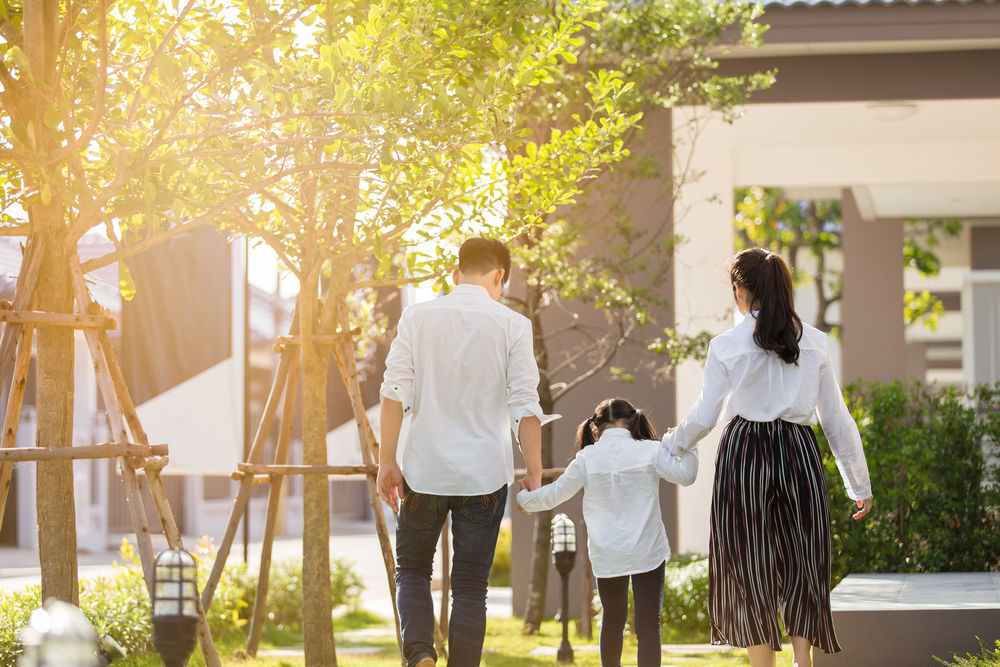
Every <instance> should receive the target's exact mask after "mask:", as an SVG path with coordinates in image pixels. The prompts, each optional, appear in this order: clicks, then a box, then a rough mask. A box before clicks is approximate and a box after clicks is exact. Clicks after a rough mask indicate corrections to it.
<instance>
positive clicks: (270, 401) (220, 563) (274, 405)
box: [201, 311, 299, 609]
mask: <svg viewBox="0 0 1000 667" xmlns="http://www.w3.org/2000/svg"><path fill="white" fill-rule="evenodd" d="M298 328H299V314H298V311H296V312H295V314H294V315H293V316H292V323H291V326H290V327H289V330H290V332H291V333H293V334H294V333H295V332H296V331H298ZM291 359H292V351H291V350H290V349H285V350H284V351H283V352H282V353H281V361H280V362H278V370H277V372H276V373H275V376H274V383H273V384H272V385H271V393H270V394H268V396H267V403H265V404H264V414H263V415H262V416H261V419H260V425H259V426H258V427H257V434H256V435H255V436H254V440H253V445H252V446H251V447H250V455H249V456H248V457H247V458H248V461H247V463H259V462H260V458H261V457H262V456H263V455H264V443H265V442H267V436H268V434H270V432H271V425H272V424H273V423H274V414H275V412H277V410H278V402H279V400H280V399H281V393H282V389H284V386H285V383H286V380H287V377H288V367H289V366H290V365H291ZM252 487H253V476H252V475H246V476H244V478H243V479H242V480H241V481H240V488H239V490H237V492H236V499H235V501H234V502H233V510H232V512H231V513H230V514H229V523H228V524H227V525H226V535H225V537H223V538H222V544H220V545H219V551H218V553H217V554H216V556H215V566H214V567H213V568H212V573H211V574H210V575H209V577H208V581H206V582H205V590H203V591H202V593H201V603H202V605H204V607H205V609H208V608H209V607H211V606H212V597H213V596H214V595H215V588H216V586H218V585H219V580H220V579H221V578H222V569H223V568H224V567H225V566H226V559H228V558H229V551H230V550H231V549H232V548H233V540H234V539H235V538H236V529H237V528H238V527H239V525H240V518H241V517H242V516H243V509H244V508H245V507H246V504H247V501H249V499H250V489H251V488H252Z"/></svg>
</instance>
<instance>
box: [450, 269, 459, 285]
mask: <svg viewBox="0 0 1000 667" xmlns="http://www.w3.org/2000/svg"><path fill="white" fill-rule="evenodd" d="M451 282H452V283H454V284H455V285H458V269H455V270H454V271H452V272H451Z"/></svg>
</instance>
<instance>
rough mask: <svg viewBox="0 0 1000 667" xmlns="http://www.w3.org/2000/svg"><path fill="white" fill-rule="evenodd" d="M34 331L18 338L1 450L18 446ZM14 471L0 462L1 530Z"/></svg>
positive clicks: (29, 328)
mask: <svg viewBox="0 0 1000 667" xmlns="http://www.w3.org/2000/svg"><path fill="white" fill-rule="evenodd" d="M34 330H35V328H34V326H32V325H30V324H28V325H26V326H24V327H22V328H21V333H20V335H19V336H18V343H17V359H16V361H15V363H14V379H13V380H12V381H11V384H10V395H9V396H8V397H7V414H6V416H5V417H4V422H3V436H2V438H0V449H6V448H9V447H14V446H15V445H16V444H17V443H16V441H17V427H18V424H19V422H20V421H21V403H22V401H24V388H25V386H26V385H27V381H28V367H29V365H30V363H31V335H32V333H33V332H34ZM0 384H2V381H0ZM13 470H14V463H13V462H6V461H2V462H0V528H2V527H3V514H4V510H5V509H6V507H7V493H8V492H9V491H10V478H11V473H12V472H13Z"/></svg>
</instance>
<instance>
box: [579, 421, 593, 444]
mask: <svg viewBox="0 0 1000 667" xmlns="http://www.w3.org/2000/svg"><path fill="white" fill-rule="evenodd" d="M593 423H594V418H593V417H588V418H587V420H586V421H585V422H583V423H582V424H580V428H578V429H576V448H577V449H583V448H584V447H587V446H589V445H592V444H594V442H596V441H595V440H594V428H593Z"/></svg>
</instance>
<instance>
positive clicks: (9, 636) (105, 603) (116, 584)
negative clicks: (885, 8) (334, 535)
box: [0, 540, 362, 665]
mask: <svg viewBox="0 0 1000 667" xmlns="http://www.w3.org/2000/svg"><path fill="white" fill-rule="evenodd" d="M205 544H207V543H205ZM121 555H122V560H123V561H124V565H118V566H117V568H116V571H115V574H114V575H113V576H111V577H98V578H95V579H83V580H81V582H80V609H81V610H83V613H84V614H85V615H86V616H87V618H88V619H89V620H90V622H91V624H92V625H93V626H94V629H95V630H96V632H97V633H98V634H99V635H108V636H110V637H112V638H113V639H114V640H115V641H117V642H118V643H119V644H121V646H122V648H124V649H125V650H126V651H127V652H128V653H129V654H130V655H131V654H139V653H144V652H145V651H147V650H149V649H151V637H152V624H151V621H150V607H149V593H148V591H147V590H146V583H145V581H144V580H143V577H142V568H141V567H140V566H139V564H138V563H137V562H135V560H134V556H135V554H134V551H133V549H132V547H131V546H130V545H129V544H128V542H127V541H124V540H123V543H122V548H121ZM198 555H199V568H198V579H199V587H200V588H201V589H204V585H205V580H206V578H207V577H208V573H209V572H210V571H211V565H212V561H213V559H214V553H213V551H212V549H211V548H210V545H209V546H208V547H205V546H202V548H200V549H199V550H198ZM332 565H333V567H332V568H331V572H330V590H331V592H332V594H333V603H334V605H335V606H341V605H348V606H350V607H354V606H355V605H356V604H357V601H358V599H359V597H360V594H361V590H362V584H361V580H360V578H359V577H358V575H357V573H355V572H354V570H353V569H352V568H351V565H350V563H348V562H347V561H344V560H339V559H334V560H333V563H332ZM256 588H257V576H256V572H254V573H253V574H250V573H249V572H248V570H247V566H246V564H245V563H239V564H237V565H231V566H227V567H226V568H225V569H224V570H223V573H222V578H221V579H220V580H219V585H218V586H217V587H216V589H215V595H214V596H213V597H212V606H211V607H210V608H209V610H208V614H207V617H208V622H209V627H210V628H211V630H212V636H213V637H215V638H216V640H220V639H222V638H224V637H226V636H227V635H230V634H234V633H237V632H239V631H240V630H241V628H242V627H243V626H244V625H246V623H247V620H248V618H249V615H250V610H251V609H252V608H253V600H254V594H255V591H256ZM267 599H268V612H269V613H268V618H269V620H270V621H271V622H272V623H273V624H274V625H276V626H278V627H279V628H290V629H293V630H300V629H301V627H302V609H301V605H302V562H301V560H295V559H288V560H282V561H276V562H275V563H273V564H272V567H271V581H270V585H269V587H268V598H267ZM39 606H41V587H39V586H32V587H29V588H27V589H25V590H23V591H18V592H15V593H11V594H10V595H0V665H14V664H16V661H17V656H19V655H20V654H21V644H20V641H19V639H18V630H19V629H20V628H22V627H24V626H25V625H26V624H27V622H28V617H29V616H30V615H31V612H32V611H34V610H35V609H37V608H38V607H39Z"/></svg>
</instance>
